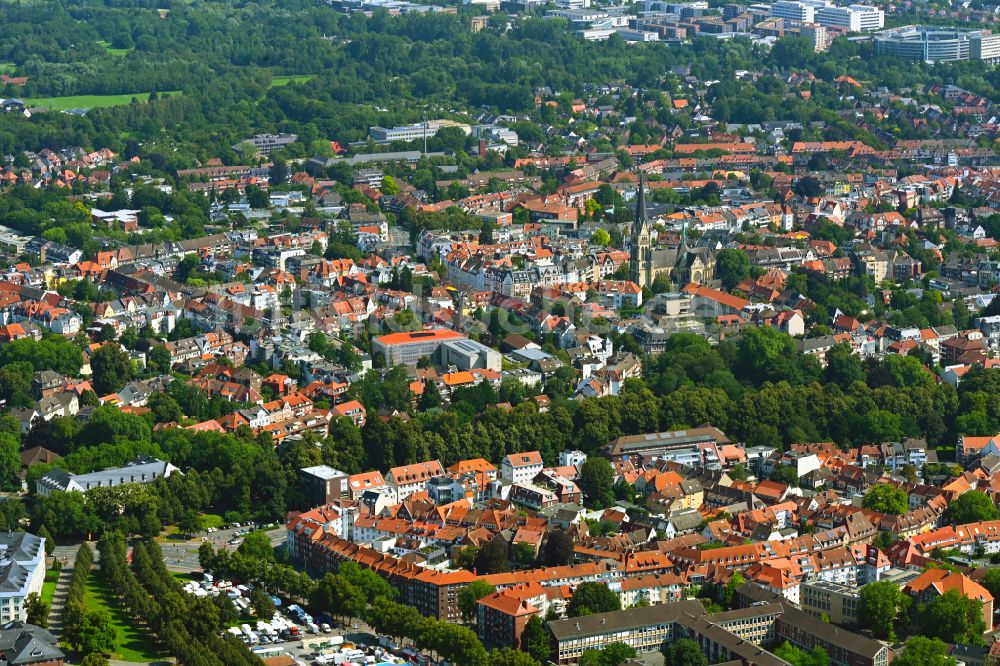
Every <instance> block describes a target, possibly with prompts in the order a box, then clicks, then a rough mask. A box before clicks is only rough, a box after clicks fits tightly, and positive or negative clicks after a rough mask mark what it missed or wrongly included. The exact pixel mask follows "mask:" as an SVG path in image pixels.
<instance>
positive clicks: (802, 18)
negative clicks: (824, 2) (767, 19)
mask: <svg viewBox="0 0 1000 666" xmlns="http://www.w3.org/2000/svg"><path fill="white" fill-rule="evenodd" d="M771 16H772V17H774V18H782V19H785V20H787V21H797V22H799V23H814V22H815V21H816V7H815V6H814V5H813V4H812V3H808V2H798V1H797V0H778V2H775V3H774V4H772V5H771Z"/></svg>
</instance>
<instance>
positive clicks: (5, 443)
mask: <svg viewBox="0 0 1000 666" xmlns="http://www.w3.org/2000/svg"><path fill="white" fill-rule="evenodd" d="M19 471H21V443H20V442H19V441H18V439H17V437H16V436H14V435H12V434H10V433H9V432H0V488H2V489H3V490H14V489H15V488H19V487H20V485H21V483H20V481H19V480H18V479H17V473H18V472H19Z"/></svg>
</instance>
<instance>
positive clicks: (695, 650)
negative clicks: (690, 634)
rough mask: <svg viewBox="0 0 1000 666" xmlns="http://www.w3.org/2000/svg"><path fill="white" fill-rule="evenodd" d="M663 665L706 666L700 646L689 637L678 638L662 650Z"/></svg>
mask: <svg viewBox="0 0 1000 666" xmlns="http://www.w3.org/2000/svg"><path fill="white" fill-rule="evenodd" d="M663 654H664V657H665V658H664V666H708V657H706V656H705V653H704V652H703V651H702V649H701V646H700V645H698V643H696V642H695V641H693V640H691V639H690V638H680V639H678V640H676V641H674V642H673V643H671V644H670V645H668V646H667V647H666V648H664V650H663Z"/></svg>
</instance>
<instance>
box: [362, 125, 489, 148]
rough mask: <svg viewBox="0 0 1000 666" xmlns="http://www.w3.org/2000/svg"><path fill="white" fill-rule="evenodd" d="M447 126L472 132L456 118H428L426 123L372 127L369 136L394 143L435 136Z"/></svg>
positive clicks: (375, 139)
mask: <svg viewBox="0 0 1000 666" xmlns="http://www.w3.org/2000/svg"><path fill="white" fill-rule="evenodd" d="M445 127H457V128H458V129H460V130H462V132H464V133H465V134H466V135H468V134H469V133H471V132H472V128H471V127H469V126H468V125H465V124H463V123H459V122H455V121H454V120H428V121H427V122H424V123H416V124H413V125H400V126H398V127H370V128H368V136H370V137H371V139H372V141H374V142H376V143H392V142H393V141H419V140H421V139H423V138H424V137H425V136H426V137H427V138H428V139H429V138H431V137H432V136H435V135H436V134H437V133H438V131H439V130H441V129H444V128H445Z"/></svg>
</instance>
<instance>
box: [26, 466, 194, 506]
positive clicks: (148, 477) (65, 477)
mask: <svg viewBox="0 0 1000 666" xmlns="http://www.w3.org/2000/svg"><path fill="white" fill-rule="evenodd" d="M175 472H176V473H178V474H179V473H180V470H179V469H177V468H176V467H174V466H173V465H171V464H170V463H168V462H165V461H163V460H158V459H156V458H150V457H146V456H140V457H139V458H136V459H135V460H133V461H131V462H130V463H128V464H126V465H125V466H124V467H114V468H111V469H105V470H101V471H99V472H90V473H89V474H72V473H70V472H66V471H63V470H61V469H54V470H52V471H50V472H49V473H48V474H46V475H45V476H43V477H42V478H40V479H38V481H37V483H36V484H35V492H37V493H38V495H39V496H40V497H47V496H48V495H49V494H50V493H52V492H54V491H62V492H86V491H88V490H92V489H94V488H111V487H114V486H122V485H125V484H128V483H152V482H153V481H155V480H156V479H159V478H160V477H168V476H170V475H171V474H174V473H175Z"/></svg>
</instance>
